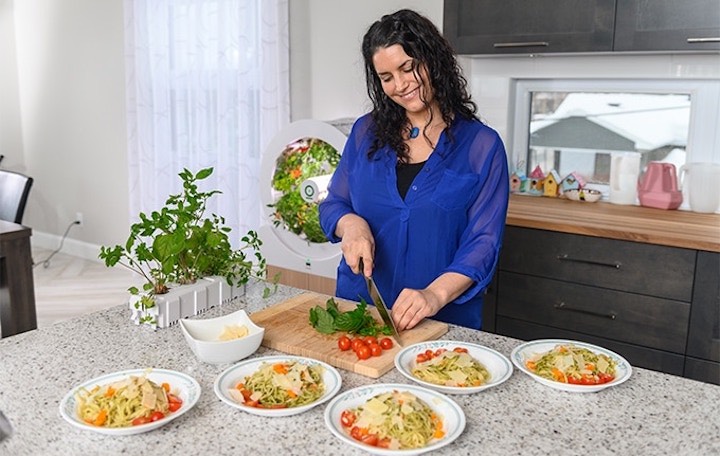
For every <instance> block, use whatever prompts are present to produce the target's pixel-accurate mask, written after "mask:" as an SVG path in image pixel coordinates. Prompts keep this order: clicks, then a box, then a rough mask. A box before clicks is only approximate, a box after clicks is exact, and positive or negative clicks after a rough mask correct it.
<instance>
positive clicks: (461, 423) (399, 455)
mask: <svg viewBox="0 0 720 456" xmlns="http://www.w3.org/2000/svg"><path fill="white" fill-rule="evenodd" d="M392 390H404V391H409V392H411V393H413V394H415V395H416V396H418V397H419V398H421V399H423V400H424V401H425V402H426V403H428V405H430V406H431V407H433V409H434V410H436V411H437V408H438V406H437V405H436V404H433V403H432V402H433V401H432V400H428V399H427V398H428V397H432V398H433V399H434V400H439V401H441V402H442V403H443V404H444V405H445V406H447V407H450V408H451V409H452V410H453V411H454V412H455V413H456V415H457V421H458V422H457V426H456V427H455V428H454V429H453V430H452V432H450V431H449V430H447V427H446V430H447V435H446V436H445V437H444V438H443V439H441V440H438V441H436V442H433V443H431V444H430V445H428V446H426V447H423V448H415V449H408V450H389V449H384V448H377V447H371V446H369V445H365V444H363V443H361V442H358V441H356V440H355V439H353V438H352V437H350V436H349V435H346V434H345V432H344V431H343V430H342V429H340V428H339V426H338V424H337V423H336V420H334V419H333V411H334V410H335V409H336V408H338V407H339V406H340V404H342V403H343V402H346V403H348V404H347V405H343V406H342V408H343V409H345V408H346V407H352V406H354V405H353V404H354V403H357V405H360V404H362V403H364V402H365V401H366V400H367V399H369V398H370V397H372V396H375V395H376V394H381V393H383V392H386V391H392ZM339 413H342V410H340V412H339ZM445 418H446V419H447V417H445ZM324 419H325V426H326V427H327V428H328V429H329V430H330V432H331V433H332V434H333V435H334V436H335V437H337V438H338V439H340V441H342V442H344V443H347V444H349V445H351V446H353V447H355V448H359V449H361V450H364V451H367V452H370V453H374V454H379V455H383V456H410V455H417V454H422V453H427V452H430V451H434V450H437V449H440V448H442V447H444V446H446V445H450V444H451V443H453V442H454V441H455V440H457V438H458V437H460V435H462V433H463V432H464V431H465V426H466V424H467V419H466V417H465V412H464V411H463V409H462V407H460V405H459V404H458V403H457V402H455V401H454V400H453V399H451V398H450V397H448V396H446V395H445V394H443V393H441V392H440V391H436V390H433V389H430V388H425V387H423V386H420V385H415V384H412V383H374V384H370V385H363V386H358V387H355V388H353V389H350V390H347V391H345V392H343V393H340V394H338V395H337V396H335V398H334V399H333V400H332V401H330V403H329V404H328V405H327V407H325V412H324ZM337 422H339V419H338V420H337Z"/></svg>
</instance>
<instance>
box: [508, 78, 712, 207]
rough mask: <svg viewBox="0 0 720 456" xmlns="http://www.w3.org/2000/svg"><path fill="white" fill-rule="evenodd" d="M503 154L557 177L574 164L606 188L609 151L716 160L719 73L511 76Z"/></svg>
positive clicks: (526, 168) (644, 158)
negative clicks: (703, 76)
mask: <svg viewBox="0 0 720 456" xmlns="http://www.w3.org/2000/svg"><path fill="white" fill-rule="evenodd" d="M513 85H514V91H513V93H514V97H515V101H514V113H513V115H514V121H513V122H511V126H510V128H511V131H510V147H509V151H510V152H509V161H510V168H511V172H512V171H519V172H521V173H525V174H526V175H529V174H530V173H531V172H532V171H533V170H534V169H535V168H536V167H538V166H539V167H540V169H541V170H542V171H543V173H544V174H547V173H549V172H550V171H551V170H555V171H556V172H557V173H558V175H559V176H560V178H563V177H564V176H566V175H568V174H570V173H571V172H575V173H577V174H579V175H580V176H582V178H583V179H584V180H585V182H586V184H587V186H588V187H590V188H595V189H598V190H601V191H602V192H603V193H604V195H605V196H607V191H608V184H609V176H610V161H611V156H612V154H613V153H623V152H636V153H639V154H640V157H641V161H640V163H641V165H640V168H641V171H642V169H643V168H644V167H645V165H646V164H647V163H648V162H650V161H662V162H668V163H672V164H673V165H675V167H676V169H677V170H678V171H679V170H680V167H681V166H682V165H684V164H685V163H690V162H713V163H720V133H719V132H718V131H717V125H718V124H719V123H720V81H716V80H714V81H710V80H647V79H642V80H641V79H637V80H569V79H568V80H561V79H552V80H550V79H548V80H542V79H534V80H529V79H525V80H515V81H514V82H513Z"/></svg>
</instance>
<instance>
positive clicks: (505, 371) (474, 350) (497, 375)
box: [395, 340, 513, 394]
mask: <svg viewBox="0 0 720 456" xmlns="http://www.w3.org/2000/svg"><path fill="white" fill-rule="evenodd" d="M455 347H463V348H466V349H467V351H468V354H469V355H470V356H472V357H473V358H475V359H476V360H478V361H479V362H480V363H481V364H482V365H483V366H485V367H486V368H487V370H488V372H490V381H489V382H487V383H485V384H484V385H480V386H469V387H459V386H444V385H436V384H434V383H429V382H426V381H423V380H421V379H419V378H417V377H415V376H413V374H412V370H413V368H414V367H415V358H416V357H417V355H418V354H420V353H422V352H424V351H425V350H428V349H429V350H432V351H435V350H437V349H438V348H444V349H445V350H448V351H452V349H453V348H455ZM395 367H397V370H398V371H400V373H401V374H403V375H404V376H405V377H407V378H409V379H410V380H412V381H414V382H417V383H419V384H421V385H423V386H425V387H428V388H432V389H435V390H438V391H441V392H443V393H446V394H472V393H477V392H479V391H483V390H485V389H488V388H492V387H493V386H497V385H499V384H501V383H503V382H504V381H505V380H507V379H508V378H510V376H511V375H512V373H513V367H512V364H511V363H510V360H509V359H507V358H506V357H505V356H503V355H502V354H500V353H498V352H496V351H495V350H493V349H491V348H488V347H483V346H482V345H476V344H471V343H468V342H460V341H456V340H435V341H430V342H421V343H419V344H414V345H409V346H407V347H405V348H404V349H402V350H401V351H400V352H399V353H398V354H397V355H395Z"/></svg>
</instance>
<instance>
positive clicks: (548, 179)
mask: <svg viewBox="0 0 720 456" xmlns="http://www.w3.org/2000/svg"><path fill="white" fill-rule="evenodd" d="M559 188H560V175H559V174H558V173H557V171H555V170H554V169H553V170H550V172H549V173H548V174H547V176H545V179H543V196H549V197H551V198H555V197H557V196H558V194H559Z"/></svg>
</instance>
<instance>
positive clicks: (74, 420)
mask: <svg viewBox="0 0 720 456" xmlns="http://www.w3.org/2000/svg"><path fill="white" fill-rule="evenodd" d="M146 373H147V378H149V379H150V380H152V381H153V382H155V383H157V384H158V385H160V384H162V383H168V384H170V390H171V391H175V392H177V395H178V397H179V398H180V399H181V400H182V401H183V403H182V407H180V409H179V410H178V411H176V412H173V413H170V414H169V415H167V416H166V417H165V418H163V419H161V420H158V421H153V422H151V423H147V424H140V425H138V426H128V427H122V428H108V427H102V426H92V425H90V424H87V423H85V422H84V421H82V420H80V419H79V418H78V416H77V400H76V398H75V394H76V393H77V392H78V390H79V389H80V388H85V389H88V390H89V389H91V388H93V387H95V386H102V385H107V384H108V383H114V382H117V381H120V380H124V379H126V378H128V377H129V376H131V375H135V376H142V375H145V374H146ZM199 398H200V385H199V384H198V382H197V381H195V379H194V378H192V377H190V376H188V375H185V374H183V373H181V372H176V371H171V370H165V369H130V370H124V371H120V372H115V373H112V374H106V375H102V376H100V377H97V378H94V379H92V380H88V381H86V382H85V383H82V384H80V385H78V386H76V387H75V388H73V389H72V390H70V391H69V392H68V393H67V394H66V395H65V397H63V399H62V401H60V415H61V416H62V417H63V418H65V420H66V421H67V422H68V423H70V424H72V425H73V426H76V427H78V428H80V429H85V430H88V431H94V432H99V433H100V434H107V435H132V434H140V433H142V432H147V431H152V430H153V429H157V428H159V427H160V426H164V425H165V424H167V423H169V422H170V421H172V420H174V419H175V418H177V417H179V416H180V415H182V414H184V413H185V412H187V411H188V410H190V409H191V408H193V406H194V405H195V403H196V402H197V401H198V399H199Z"/></svg>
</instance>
